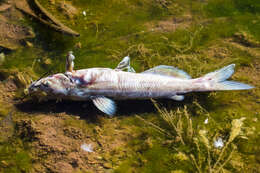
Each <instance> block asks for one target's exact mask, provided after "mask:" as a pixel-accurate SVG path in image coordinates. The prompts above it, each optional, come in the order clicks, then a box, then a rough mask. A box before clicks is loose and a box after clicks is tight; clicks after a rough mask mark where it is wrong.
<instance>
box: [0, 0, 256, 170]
mask: <svg viewBox="0 0 260 173" xmlns="http://www.w3.org/2000/svg"><path fill="white" fill-rule="evenodd" d="M40 2H41V3H42V5H43V6H45V7H46V8H47V9H48V10H49V11H50V12H52V13H53V14H55V16H56V17H57V18H59V20H61V21H62V22H63V23H65V24H66V25H68V26H70V27H71V28H73V29H74V30H76V31H77V32H79V33H80V34H81V36H80V37H79V38H71V37H69V36H63V35H61V34H59V33H56V32H53V31H50V30H49V28H47V27H45V26H42V25H38V24H35V23H33V22H32V25H33V26H34V28H35V29H34V30H35V31H36V39H35V40H34V41H33V45H34V47H32V48H24V49H20V50H18V51H16V52H13V53H10V54H8V55H7V56H6V61H5V62H4V64H3V66H1V68H2V67H3V68H4V69H13V68H14V67H15V68H17V69H19V71H25V70H24V69H25V68H28V67H30V68H32V69H33V71H34V73H36V74H37V75H38V76H41V74H44V73H45V72H46V71H50V72H51V73H54V72H63V71H64V67H65V56H66V53H67V51H69V50H73V51H74V54H75V56H76V60H75V67H76V69H80V68H89V67H97V66H98V67H111V68H113V67H115V66H116V65H117V64H118V62H119V61H120V60H121V58H122V57H124V56H126V55H130V57H131V58H132V64H133V67H134V68H135V69H136V70H137V71H138V72H140V71H143V70H145V69H147V68H149V67H153V66H155V65H159V64H165V65H174V66H177V67H179V68H181V69H183V70H185V71H187V72H188V73H189V74H191V75H192V76H193V77H199V76H201V75H203V74H206V73H208V72H210V71H213V70H216V69H218V68H220V67H222V66H224V65H227V64H230V63H235V64H236V65H237V69H241V68H246V67H251V66H252V64H253V63H254V62H259V58H258V59H257V57H256V56H255V55H252V54H251V53H250V52H249V51H248V50H246V49H241V47H235V46H233V45H232V44H230V42H229V39H233V37H234V35H235V34H236V33H237V32H241V31H245V32H246V33H248V34H250V35H252V37H253V38H254V39H255V40H257V41H260V25H259V24H260V20H259V19H260V18H259V13H258V12H259V5H258V4H257V0H255V1H254V0H251V1H242V0H239V1H234V0H228V1H223V0H210V1H209V2H208V3H200V2H192V3H191V2H190V1H167V2H168V4H164V5H163V3H160V2H162V1H152V0H145V1H139V0H135V1H116V0H115V1H108V0H102V1H93V0H88V1H85V0H74V1H72V4H73V5H74V6H75V7H77V8H78V14H77V16H76V17H75V18H74V19H69V20H68V19H67V18H66V17H65V16H64V15H63V14H62V13H60V12H59V11H58V10H57V8H56V6H55V5H51V4H50V3H49V1H43V0H41V1H40ZM158 2H159V3H158ZM176 4H177V7H176V8H173V7H174V5H176ZM83 11H85V12H86V16H84V15H83V14H82V12H83ZM187 13H188V14H189V15H191V16H192V19H191V20H192V22H191V23H190V24H189V26H188V27H185V28H181V27H180V28H177V29H176V30H172V31H160V32H158V31H151V28H150V25H149V24H150V23H153V22H154V23H157V22H158V21H161V20H167V19H168V18H171V17H173V16H174V17H176V18H178V17H181V16H182V15H185V14H187ZM29 23H30V22H29ZM77 43H80V45H81V46H80V47H81V48H79V47H77V46H76V45H77ZM238 44H240V43H238ZM242 46H243V45H242ZM244 47H245V46H244ZM208 48H212V49H216V51H218V50H220V49H221V48H226V49H227V50H226V52H224V53H225V54H224V55H223V56H220V57H219V55H218V54H217V55H214V54H213V55H214V57H213V56H212V53H211V52H209V50H208ZM46 59H51V63H50V64H45V63H44V61H45V60H46ZM238 73H239V74H241V75H242V76H241V75H238V76H234V77H233V80H237V81H242V82H245V83H251V82H254V81H253V79H251V76H250V75H248V74H246V73H244V72H243V70H242V71H240V72H238ZM256 87H259V85H257V86H256ZM259 97H260V93H259V90H258V89H255V90H253V91H241V92H240V91H239V92H232V91H231V92H218V93H213V94H210V95H207V94H200V93H199V94H191V95H188V97H187V99H186V100H184V103H175V102H174V103H165V102H164V103H163V105H164V106H165V107H167V109H168V110H173V111H176V109H177V108H176V107H180V108H181V109H182V108H183V105H186V107H187V109H188V111H189V113H190V116H191V119H192V123H193V126H192V127H193V128H192V129H193V131H196V130H198V128H201V127H203V128H206V129H207V131H208V132H210V137H211V141H210V142H211V143H212V138H213V137H214V135H216V134H221V135H224V136H226V138H227V136H228V135H227V134H229V132H230V129H231V122H232V120H233V119H239V118H241V117H246V120H245V122H244V126H245V127H246V128H247V129H246V130H244V133H245V136H246V137H247V139H246V138H245V139H243V138H239V139H235V140H234V144H235V145H236V146H237V148H235V147H234V148H235V149H234V148H232V147H230V148H229V149H228V150H227V153H226V154H228V153H230V152H231V151H232V149H234V150H235V153H234V154H233V157H234V158H235V159H234V161H233V162H232V161H231V162H229V163H228V164H227V165H226V167H225V169H227V170H229V171H231V172H234V171H238V168H241V167H242V168H241V169H242V170H244V171H251V172H253V171H254V170H256V168H257V167H259V166H257V165H258V163H259V158H258V156H257V154H259V150H260V149H259V147H256V146H258V143H259V142H260V141H259V133H258V131H259V128H260V126H259V119H255V118H257V117H258V116H259V112H260V109H259V101H257V99H258V100H259ZM194 100H197V102H198V105H201V107H202V108H203V109H202V108H199V107H198V106H197V105H196V104H195V103H194V102H193V101H194ZM176 105H177V106H176ZM129 106H130V107H131V105H129ZM128 109H129V108H128ZM131 109H132V108H131ZM133 109H134V108H133ZM151 109H153V108H151ZM151 109H150V110H149V111H148V112H147V113H138V112H137V114H140V116H141V117H143V118H145V119H146V120H147V121H151V122H153V123H156V124H158V126H160V127H163V128H164V129H165V130H166V132H169V133H171V135H172V136H173V137H174V138H173V139H169V136H168V135H164V134H161V133H157V131H155V130H152V129H151V128H148V127H147V126H145V127H144V125H143V122H142V121H140V119H138V118H136V117H134V116H132V114H131V116H121V117H120V118H119V119H118V120H117V121H118V122H119V124H121V125H123V126H128V127H129V128H132V129H133V131H134V132H135V133H136V134H138V135H137V138H136V139H132V140H131V141H129V144H128V147H127V150H129V151H130V154H129V156H127V158H124V160H123V161H122V163H121V164H119V166H118V167H117V168H115V172H135V171H136V172H170V171H172V172H174V171H175V172H177V171H182V172H195V171H198V169H197V168H196V165H195V164H194V163H196V162H193V161H192V157H191V156H190V154H192V155H193V156H194V158H195V161H198V162H201V165H202V167H203V169H205V170H207V162H206V161H205V160H200V159H199V154H200V155H201V156H200V157H202V156H205V158H207V148H205V147H204V149H201V150H200V151H198V149H197V146H196V145H194V142H193V140H192V139H191V138H184V139H183V141H184V142H185V144H187V145H186V146H185V145H183V144H180V142H178V140H179V139H178V133H177V132H175V133H172V127H169V126H168V125H167V123H165V122H164V121H163V120H162V119H160V118H159V116H158V113H155V112H154V111H153V110H151ZM0 110H1V113H0V114H1V115H2V114H3V115H6V114H7V112H6V110H3V111H2V108H0ZM206 118H209V124H207V125H205V124H204V121H205V119H206ZM182 119H185V117H182ZM94 122H95V123H93V121H92V120H78V119H76V118H67V119H66V120H65V122H64V125H65V126H72V127H73V126H74V127H79V128H81V129H82V130H83V131H85V132H88V131H89V130H90V129H93V128H94V127H95V126H96V125H97V124H99V125H100V123H109V122H108V121H106V120H104V121H102V120H94ZM184 127H188V123H187V122H185V123H183V129H182V130H180V133H186V134H188V131H185V128H184ZM101 128H102V127H101ZM105 133H106V134H109V131H106V132H105ZM194 135H195V138H197V139H201V135H199V133H196V134H194ZM186 136H187V137H188V135H186ZM175 138H177V140H176V139H175ZM148 139H149V140H150V142H149V140H148ZM169 140H170V141H169ZM143 141H146V142H143ZM167 141H168V143H167ZM201 141H202V140H201ZM205 143H206V142H204V144H205ZM199 145H201V146H203V142H200V144H199ZM1 146H3V147H1V149H0V150H1V151H0V153H2V155H1V158H0V160H1V161H5V162H1V164H3V165H1V167H5V165H4V164H5V163H6V162H7V165H16V167H14V168H13V170H11V168H10V167H9V168H6V169H5V170H6V171H7V172H8V171H9V172H12V171H13V172H15V171H18V172H19V171H20V170H22V171H25V172H28V170H29V168H30V164H29V163H30V157H29V154H28V151H27V150H25V149H24V148H23V147H21V146H17V145H12V144H10V143H6V144H1ZM10 146H12V147H10ZM176 148H177V149H178V151H176V150H175V149H176ZM215 152H216V153H213V154H216V155H217V154H219V153H217V152H218V151H215ZM185 153H186V154H185ZM187 153H188V154H187ZM7 155H10V157H9V158H7V157H6V156H7ZM187 157H188V158H189V159H188V160H187ZM257 159H258V161H257ZM6 160H7V161H6ZM216 160H217V159H213V160H212V162H216ZM239 165H240V166H239ZM241 165H242V166H241ZM9 169H10V170H9Z"/></svg>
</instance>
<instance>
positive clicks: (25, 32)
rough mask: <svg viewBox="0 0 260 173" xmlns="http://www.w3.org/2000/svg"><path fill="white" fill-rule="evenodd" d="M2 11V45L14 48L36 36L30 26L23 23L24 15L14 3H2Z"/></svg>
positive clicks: (6, 47) (0, 7)
mask: <svg viewBox="0 0 260 173" xmlns="http://www.w3.org/2000/svg"><path fill="white" fill-rule="evenodd" d="M0 11H1V14H0V47H3V48H5V49H9V50H14V49H17V48H19V47H21V46H22V45H23V44H24V42H25V40H26V39H30V38H34V37H35V35H34V33H33V31H32V29H31V28H30V27H28V26H25V25H24V24H21V21H20V20H21V19H22V18H23V15H22V13H21V12H19V11H18V10H16V9H15V7H14V6H13V5H12V4H8V3H3V4H1V5H0Z"/></svg>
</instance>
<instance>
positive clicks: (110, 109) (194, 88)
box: [28, 64, 253, 116]
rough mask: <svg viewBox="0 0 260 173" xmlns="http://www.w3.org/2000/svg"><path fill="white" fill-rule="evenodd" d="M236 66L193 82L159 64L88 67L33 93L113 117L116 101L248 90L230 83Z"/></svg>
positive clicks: (41, 84) (38, 85)
mask: <svg viewBox="0 0 260 173" xmlns="http://www.w3.org/2000/svg"><path fill="white" fill-rule="evenodd" d="M234 68H235V64H231V65H228V66H226V67H224V68H222V69H220V70H217V71H214V72H211V73H208V74H206V75H204V76H202V77H199V78H195V79H192V78H191V77H190V76H189V75H188V74H187V73H186V72H184V71H183V70H179V69H178V68H175V67H172V66H166V65H160V66H157V67H154V68H152V69H149V70H147V71H144V72H142V73H133V72H125V71H121V70H117V69H110V68H89V69H82V70H75V71H72V72H69V71H67V72H66V73H58V74H54V75H50V76H48V77H45V78H42V79H40V80H38V81H35V82H33V83H32V84H31V85H30V86H29V88H28V90H29V93H31V94H36V95H37V93H42V92H44V93H45V95H44V96H45V97H46V98H47V99H69V100H92V101H93V103H94V105H95V106H96V107H97V108H98V109H99V110H101V111H102V112H104V113H106V114H108V115H110V116H112V115H114V114H115V112H116V104H115V102H114V101H113V99H116V100H120V99H151V98H155V99H156V98H168V99H173V100H177V101H182V100H183V99H184V95H183V94H185V93H188V92H204V91H220V90H248V89H252V88H253V87H252V86H250V85H247V84H243V83H239V82H235V81H227V79H228V78H229V77H231V75H232V74H233V73H234Z"/></svg>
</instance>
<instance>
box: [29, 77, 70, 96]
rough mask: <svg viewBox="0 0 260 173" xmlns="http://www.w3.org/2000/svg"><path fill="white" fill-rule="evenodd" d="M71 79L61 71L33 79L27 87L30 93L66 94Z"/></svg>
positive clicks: (37, 94)
mask: <svg viewBox="0 0 260 173" xmlns="http://www.w3.org/2000/svg"><path fill="white" fill-rule="evenodd" d="M73 85H74V84H73V81H72V80H71V79H70V77H69V76H67V75H66V74H63V73H58V74H54V75H51V76H48V77H45V78H41V79H39V80H37V81H34V82H33V83H32V84H31V85H30V86H29V88H28V91H29V94H30V95H35V96H47V97H48V96H49V97H54V98H55V97H56V98H57V95H58V96H60V97H62V96H67V95H68V91H69V89H70V88H71V87H73Z"/></svg>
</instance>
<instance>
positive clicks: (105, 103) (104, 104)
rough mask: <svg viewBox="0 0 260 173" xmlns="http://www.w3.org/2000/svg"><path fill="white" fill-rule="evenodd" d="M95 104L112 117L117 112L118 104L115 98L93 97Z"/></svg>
mask: <svg viewBox="0 0 260 173" xmlns="http://www.w3.org/2000/svg"><path fill="white" fill-rule="evenodd" d="M92 101H93V103H94V105H95V106H96V107H97V108H98V109H99V110H100V111H102V112H104V113H105V114H107V115H109V116H110V117H112V116H113V115H114V114H115V112H116V104H115V102H114V101H113V100H111V99H109V98H106V97H103V96H102V97H95V98H93V99H92Z"/></svg>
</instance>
